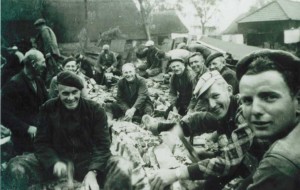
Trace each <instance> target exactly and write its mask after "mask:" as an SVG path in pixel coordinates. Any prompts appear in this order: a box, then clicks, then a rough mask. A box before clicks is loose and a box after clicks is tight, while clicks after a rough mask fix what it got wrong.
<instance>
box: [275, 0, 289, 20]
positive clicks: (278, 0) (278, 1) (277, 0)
mask: <svg viewBox="0 0 300 190" xmlns="http://www.w3.org/2000/svg"><path fill="white" fill-rule="evenodd" d="M280 1H282V0H276V2H277V3H278V5H279V7H280V8H281V10H282V11H283V13H284V14H285V16H287V17H288V18H289V19H292V18H291V17H290V16H289V15H288V14H287V13H286V12H285V9H284V8H283V7H282V5H281V3H280ZM286 1H289V2H291V1H290V0H286Z"/></svg>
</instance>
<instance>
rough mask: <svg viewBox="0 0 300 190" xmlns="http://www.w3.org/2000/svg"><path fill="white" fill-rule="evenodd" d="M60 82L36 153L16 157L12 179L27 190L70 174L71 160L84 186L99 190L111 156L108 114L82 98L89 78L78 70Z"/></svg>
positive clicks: (44, 112) (49, 103)
mask: <svg viewBox="0 0 300 190" xmlns="http://www.w3.org/2000/svg"><path fill="white" fill-rule="evenodd" d="M57 81H58V91H59V97H58V98H54V99H51V100H49V101H47V102H46V103H45V104H44V105H43V106H42V108H41V112H40V114H41V116H40V122H39V125H40V128H39V130H38V134H37V136H36V140H35V152H34V154H28V155H24V156H20V157H16V158H14V159H13V160H11V161H10V164H9V166H8V171H7V172H8V176H9V179H10V180H11V182H14V184H12V185H15V187H14V189H21V188H25V187H26V186H28V185H30V184H32V183H39V182H43V181H44V180H47V179H48V180H49V179H51V178H52V177H53V176H56V177H59V178H60V177H63V176H65V175H67V173H68V172H69V171H70V167H69V166H70V163H71V165H72V164H73V165H74V178H75V179H76V180H83V189H85V190H88V189H91V190H99V183H101V184H103V182H104V175H105V173H106V165H107V161H108V159H109V158H110V156H111V152H110V149H109V148H110V137H109V132H108V126H107V117H106V113H105V111H104V109H103V108H102V107H101V106H100V105H99V104H97V103H96V102H93V101H91V100H86V99H84V98H81V90H82V88H83V82H82V80H81V79H80V78H79V77H78V76H76V75H75V74H74V73H72V72H69V71H63V72H61V73H60V74H59V75H58V76H57ZM67 171H68V172H67Z"/></svg>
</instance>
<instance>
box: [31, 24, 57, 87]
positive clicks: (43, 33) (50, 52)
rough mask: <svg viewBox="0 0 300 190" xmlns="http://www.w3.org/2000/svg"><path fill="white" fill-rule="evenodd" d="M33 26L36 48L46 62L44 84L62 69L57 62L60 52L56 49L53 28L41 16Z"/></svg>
mask: <svg viewBox="0 0 300 190" xmlns="http://www.w3.org/2000/svg"><path fill="white" fill-rule="evenodd" d="M34 26H35V27H36V29H37V30H38V34H37V36H36V44H37V49H38V50H40V51H41V52H42V53H43V54H44V56H45V58H46V63H47V73H46V74H47V75H46V79H45V80H46V85H47V86H48V85H49V84H50V81H51V79H52V78H53V76H55V75H56V74H57V73H58V72H59V71H61V70H62V68H61V66H60V64H59V62H58V61H59V58H60V52H59V49H58V44H57V39H56V35H55V33H54V32H53V30H52V29H51V28H50V27H48V26H47V25H46V21H45V20H44V19H42V18H40V19H38V20H36V21H35V22H34Z"/></svg>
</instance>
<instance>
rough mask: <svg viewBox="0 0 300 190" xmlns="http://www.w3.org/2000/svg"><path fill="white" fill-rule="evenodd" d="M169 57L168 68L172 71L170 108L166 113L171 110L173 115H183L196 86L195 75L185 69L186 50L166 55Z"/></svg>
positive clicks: (178, 50)
mask: <svg viewBox="0 0 300 190" xmlns="http://www.w3.org/2000/svg"><path fill="white" fill-rule="evenodd" d="M168 56H170V60H169V66H168V67H170V68H171V70H172V71H173V75H172V77H171V79H170V92H169V101H170V103H171V107H170V108H169V109H168V110H167V113H168V112H169V111H171V110H172V109H173V111H174V112H175V113H179V114H180V115H182V116H183V115H185V114H186V113H187V111H188V106H189V104H190V101H191V98H192V95H193V89H194V87H195V84H196V79H195V77H196V76H195V73H194V72H193V71H192V70H191V69H190V68H189V67H187V65H186V63H187V58H188V56H189V52H188V51H187V50H182V49H176V50H172V51H171V52H169V53H168Z"/></svg>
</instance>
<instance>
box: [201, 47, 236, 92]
mask: <svg viewBox="0 0 300 190" xmlns="http://www.w3.org/2000/svg"><path fill="white" fill-rule="evenodd" d="M205 65H206V66H207V68H209V70H211V71H212V70H217V71H219V72H220V73H221V75H222V76H223V78H224V79H225V80H226V82H227V83H228V84H229V85H231V86H232V88H233V94H237V93H238V81H237V78H236V73H235V71H233V70H231V69H230V68H228V67H227V66H226V60H225V57H224V55H223V54H222V53H220V52H217V53H213V54H211V55H209V56H208V57H207V59H206V61H205Z"/></svg>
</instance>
